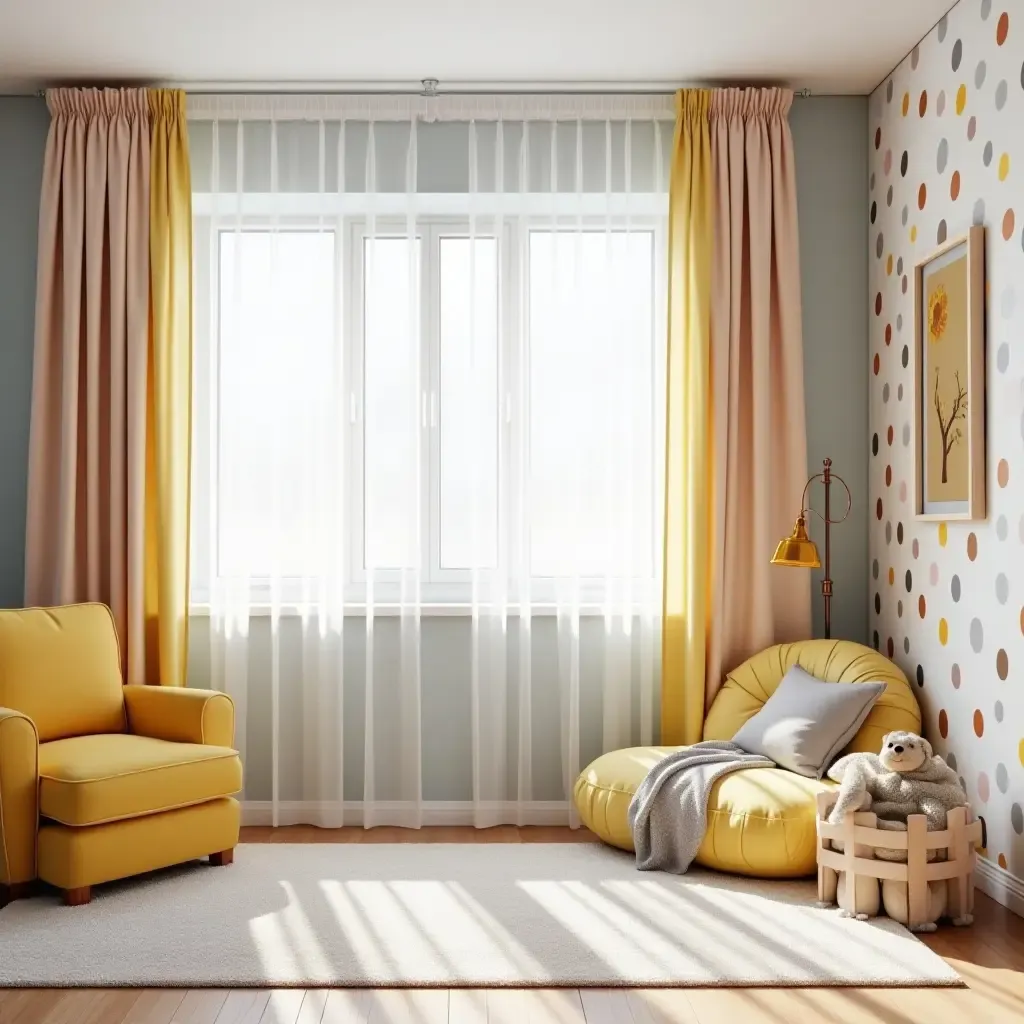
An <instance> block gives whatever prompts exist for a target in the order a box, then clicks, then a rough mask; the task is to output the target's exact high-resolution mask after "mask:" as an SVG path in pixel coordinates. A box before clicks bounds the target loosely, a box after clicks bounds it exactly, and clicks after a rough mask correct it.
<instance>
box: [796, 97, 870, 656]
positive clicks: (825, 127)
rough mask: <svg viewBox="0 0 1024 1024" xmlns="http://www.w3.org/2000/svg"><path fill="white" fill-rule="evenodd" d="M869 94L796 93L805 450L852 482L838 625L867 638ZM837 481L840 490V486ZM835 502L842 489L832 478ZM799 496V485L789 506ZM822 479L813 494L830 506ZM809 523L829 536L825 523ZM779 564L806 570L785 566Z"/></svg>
mask: <svg viewBox="0 0 1024 1024" xmlns="http://www.w3.org/2000/svg"><path fill="white" fill-rule="evenodd" d="M867 123H868V101H867V97H866V96H823V97H813V98H811V99H798V100H795V101H794V103H793V110H792V113H791V114H790V124H791V126H792V129H793V143H794V145H795V147H796V174H797V193H798V203H799V216H800V283H801V285H802V291H803V327H804V375H805V390H806V396H807V458H808V462H809V463H810V468H809V471H808V475H809V474H810V473H820V472H821V460H822V459H824V458H826V457H827V458H830V459H831V460H832V466H833V469H834V470H835V472H837V473H839V474H840V476H842V477H843V478H844V479H845V480H846V482H847V483H848V484H849V485H850V490H851V492H852V493H853V509H852V511H851V513H850V518H849V519H848V520H847V521H846V522H845V523H843V524H842V525H841V526H835V527H833V528H832V579H833V580H834V581H835V587H834V590H835V596H834V597H833V599H832V635H833V636H834V637H842V638H844V639H847V640H858V641H860V642H861V643H868V642H869V641H868V583H869V580H868V562H869V560H868V516H869V514H870V512H869V508H868V458H869V445H868V443H867V439H868V434H869V431H868V309H867V303H865V301H864V296H865V295H867V290H868V283H867V266H868V237H867V232H866V231H865V227H864V225H865V222H866V218H865V215H864V209H865V204H866V202H867V199H866V197H867V194H868V180H867V179H868V142H867V139H868V130H867ZM837 490H838V491H839V494H838V495H837V494H836V492H837ZM832 493H833V496H834V499H835V500H834V501H833V507H834V506H835V505H836V504H837V503H838V504H839V513H835V514H840V513H841V511H842V509H843V508H844V507H845V499H846V495H845V492H843V491H842V488H841V487H836V486H834V487H833V490H832ZM799 499H800V496H799V495H797V494H794V495H793V515H794V516H795V515H796V513H797V510H798V509H797V503H798V501H799ZM823 500H824V493H823V491H822V488H821V485H820V484H818V485H817V489H816V491H815V492H814V495H813V498H812V504H813V505H814V507H815V508H817V509H818V510H819V511H822V510H823V508H824V505H823ZM811 531H812V534H813V536H814V538H815V540H816V541H817V542H818V544H819V546H820V545H821V544H822V543H823V533H822V529H821V526H820V523H818V522H817V520H815V518H814V517H813V516H812V517H811ZM778 571H779V572H802V571H803V570H800V569H789V570H784V569H780V570H778ZM822 575H823V573H821V572H815V573H814V574H813V583H812V587H813V590H812V597H813V601H814V635H815V636H824V622H825V617H824V610H823V606H822V600H821V582H820V581H821V577H822Z"/></svg>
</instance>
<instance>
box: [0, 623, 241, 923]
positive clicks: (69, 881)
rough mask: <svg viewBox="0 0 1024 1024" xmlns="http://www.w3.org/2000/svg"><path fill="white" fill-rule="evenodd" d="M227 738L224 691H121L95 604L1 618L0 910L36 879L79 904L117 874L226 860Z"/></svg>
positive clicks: (235, 766) (231, 820) (236, 774)
mask: <svg viewBox="0 0 1024 1024" xmlns="http://www.w3.org/2000/svg"><path fill="white" fill-rule="evenodd" d="M233 738H234V706H233V705H232V702H231V700H230V698H229V697H227V696H226V695H225V694H223V693H215V692H213V691H207V690H193V689H177V688H173V689H172V688H163V687H157V686H122V684H121V667H120V651H119V649H118V644H117V636H116V631H115V629H114V623H113V618H112V616H111V614H110V611H109V609H107V608H106V607H104V606H103V605H99V604H85V605H68V606H65V607H61V608H49V609H41V608H29V609H24V610H18V611H0V907H2V906H3V905H4V904H5V903H7V902H8V901H9V900H11V899H16V898H18V897H20V896H25V895H28V893H29V891H30V890H31V888H32V884H33V883H34V882H35V881H36V880H37V879H38V880H41V881H43V882H47V883H49V884H50V885H53V886H56V887H57V888H58V889H61V890H62V891H63V893H64V900H65V902H66V903H68V904H80V903H87V902H88V901H89V899H90V896H91V887H92V886H93V885H97V884H100V883H102V882H107V881H112V880H113V879H116V878H125V877H128V876H130V875H135V874H141V873H143V872H146V871H152V870H154V869H156V868H160V867H167V866H169V865H171V864H178V863H181V862H183V861H188V860H194V859H196V858H199V857H203V856H209V857H210V859H211V861H212V862H213V863H217V864H227V863H230V862H231V859H232V854H233V851H234V847H235V846H236V845H237V842H238V830H239V806H238V802H237V801H236V800H235V799H234V794H236V793H237V792H238V791H239V790H240V789H241V787H242V765H241V761H240V760H239V757H238V753H237V751H235V750H234V749H233V746H232V744H233Z"/></svg>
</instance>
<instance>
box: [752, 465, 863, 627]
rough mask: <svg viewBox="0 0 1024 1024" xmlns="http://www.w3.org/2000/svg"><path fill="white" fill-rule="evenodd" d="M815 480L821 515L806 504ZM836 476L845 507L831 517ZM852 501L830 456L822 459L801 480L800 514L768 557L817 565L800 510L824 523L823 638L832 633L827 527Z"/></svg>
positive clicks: (792, 563) (780, 561)
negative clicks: (821, 496) (820, 491)
mask: <svg viewBox="0 0 1024 1024" xmlns="http://www.w3.org/2000/svg"><path fill="white" fill-rule="evenodd" d="M815 480H821V481H822V482H823V483H824V485H825V514H824V515H822V514H821V513H820V512H818V511H817V510H816V509H813V508H811V507H810V506H809V505H808V504H807V492H808V491H809V490H810V487H811V484H813V483H814V481H815ZM833 480H838V481H839V483H841V484H842V485H843V489H844V490H845V491H846V511H845V512H844V513H843V516H842V518H841V519H833V518H832V494H831V492H832V481H833ZM852 504H853V496H852V495H851V494H850V488H849V487H847V486H846V481H845V480H844V479H843V478H842V477H841V476H839V475H838V474H837V473H833V472H832V460H831V459H825V460H823V462H822V471H821V472H820V473H815V475H814V476H812V477H811V478H810V480H808V481H807V483H806V484H804V493H803V496H802V497H801V498H800V515H799V516H798V517H797V521H796V526H794V527H793V532H792V533H791V534H790V535H789V536H788V537H784V538H783V539H782V540H780V541H779V546H778V547H777V548H776V549H775V555H774V556H773V557H772V565H788V566H793V567H795V568H798V569H819V568H821V559H820V558H819V557H818V545H817V544H815V543H814V541H813V540H811V538H810V537H809V536H808V534H807V520H806V519H805V518H804V513H806V512H813V513H814V514H815V515H816V516H817V517H818V518H819V519H820V520H821V521H822V522H823V523H824V524H825V576H824V578H823V579H822V581H821V596H822V598H823V599H824V601H825V639H826V640H829V639H831V637H832V537H831V529H832V527H833V526H834V525H835V524H836V523H841V522H844V521H845V520H846V518H847V517H848V516H849V515H850V507H851V505H852Z"/></svg>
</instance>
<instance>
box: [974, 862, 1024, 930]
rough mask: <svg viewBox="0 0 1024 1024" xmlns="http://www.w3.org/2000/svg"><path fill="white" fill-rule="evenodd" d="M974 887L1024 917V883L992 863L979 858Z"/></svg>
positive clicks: (975, 870)
mask: <svg viewBox="0 0 1024 1024" xmlns="http://www.w3.org/2000/svg"><path fill="white" fill-rule="evenodd" d="M974 887H975V888H976V889H980V890H981V891H982V892H983V893H985V895H986V896H991V897H992V899H994V900H995V901H996V902H997V903H1002V905H1003V906H1004V907H1006V908H1008V909H1009V910H1012V911H1013V912H1014V913H1015V914H1017V915H1019V916H1020V917H1024V882H1022V881H1021V880H1020V879H1019V878H1018V877H1017V876H1016V875H1013V874H1011V873H1010V872H1009V871H1007V870H1006V868H1001V867H1000V866H999V865H998V864H996V863H995V862H994V861H991V860H987V859H986V858H984V857H979V858H978V861H977V866H976V867H975V869H974Z"/></svg>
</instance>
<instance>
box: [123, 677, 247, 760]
mask: <svg viewBox="0 0 1024 1024" xmlns="http://www.w3.org/2000/svg"><path fill="white" fill-rule="evenodd" d="M124 701H125V709H126V710H127V712H128V731H129V732H132V733H134V734H135V735H136V736H149V737H151V738H152V739H155V740H170V741H172V742H174V743H208V744H210V745H212V746H215V747H233V746H234V742H235V705H234V703H233V702H232V700H231V698H230V697H229V696H228V695H227V694H226V693H220V692H218V691H216V690H194V689H189V688H188V687H184V688H179V687H170V686H126V687H125V688H124Z"/></svg>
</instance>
